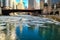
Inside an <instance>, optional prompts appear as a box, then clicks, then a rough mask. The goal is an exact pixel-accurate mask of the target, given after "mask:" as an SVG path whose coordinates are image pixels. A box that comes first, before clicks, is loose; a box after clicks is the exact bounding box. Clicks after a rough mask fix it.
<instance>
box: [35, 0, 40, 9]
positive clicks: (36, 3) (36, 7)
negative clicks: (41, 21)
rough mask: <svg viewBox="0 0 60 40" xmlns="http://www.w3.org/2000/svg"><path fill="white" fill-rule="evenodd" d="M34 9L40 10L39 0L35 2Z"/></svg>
mask: <svg viewBox="0 0 60 40" xmlns="http://www.w3.org/2000/svg"><path fill="white" fill-rule="evenodd" d="M34 9H40V2H37V0H35V2H34Z"/></svg>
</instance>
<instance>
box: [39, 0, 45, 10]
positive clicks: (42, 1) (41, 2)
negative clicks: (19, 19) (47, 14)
mask: <svg viewBox="0 0 60 40" xmlns="http://www.w3.org/2000/svg"><path fill="white" fill-rule="evenodd" d="M43 8H44V0H40V9H43Z"/></svg>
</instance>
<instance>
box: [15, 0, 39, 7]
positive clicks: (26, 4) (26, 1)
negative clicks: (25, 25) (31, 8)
mask: <svg viewBox="0 0 60 40" xmlns="http://www.w3.org/2000/svg"><path fill="white" fill-rule="evenodd" d="M36 1H37V2H39V0H36ZM16 2H17V3H19V2H20V0H16ZM23 2H24V3H25V7H28V0H23Z"/></svg>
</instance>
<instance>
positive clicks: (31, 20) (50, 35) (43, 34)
mask: <svg viewBox="0 0 60 40" xmlns="http://www.w3.org/2000/svg"><path fill="white" fill-rule="evenodd" d="M3 19H4V20H3ZM7 23H8V24H9V23H10V25H11V26H12V27H11V26H10V25H8V26H9V27H8V26H6V24H7ZM13 25H14V26H13ZM5 27H6V28H5ZM7 27H8V28H7ZM0 29H1V30H0V31H2V32H0V33H3V34H2V35H1V34H0V35H1V37H0V38H2V36H3V35H4V36H5V37H8V36H9V37H10V38H5V37H4V38H5V39H0V40H60V22H58V21H55V20H53V19H49V18H44V17H35V16H30V15H21V16H11V17H10V16H7V17H6V16H5V17H4V16H1V17H0ZM6 29H7V30H6ZM5 30H6V31H7V32H6V31H5ZM9 31H10V32H9ZM10 33H11V34H10ZM7 34H9V35H7Z"/></svg>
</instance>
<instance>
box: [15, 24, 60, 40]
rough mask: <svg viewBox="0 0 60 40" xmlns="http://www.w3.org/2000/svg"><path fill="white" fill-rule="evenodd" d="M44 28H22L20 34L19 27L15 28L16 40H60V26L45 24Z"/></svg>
mask: <svg viewBox="0 0 60 40" xmlns="http://www.w3.org/2000/svg"><path fill="white" fill-rule="evenodd" d="M47 26H49V27H47V28H44V27H35V26H32V27H28V26H25V25H24V26H23V29H22V32H21V31H20V27H19V26H17V28H16V35H17V37H16V40H60V30H59V29H60V26H59V25H55V24H47Z"/></svg>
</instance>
